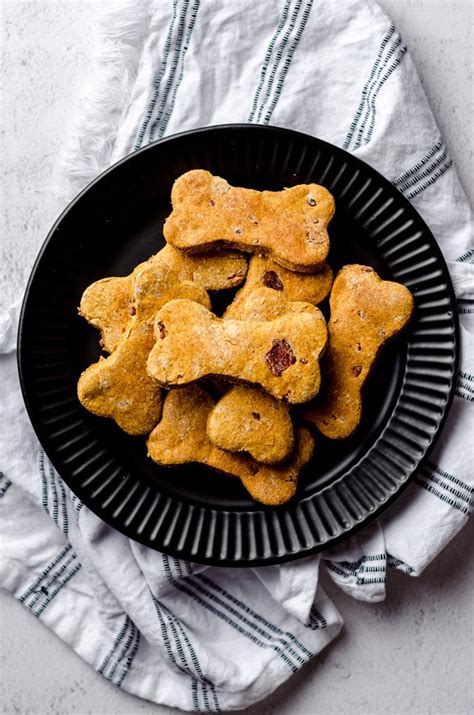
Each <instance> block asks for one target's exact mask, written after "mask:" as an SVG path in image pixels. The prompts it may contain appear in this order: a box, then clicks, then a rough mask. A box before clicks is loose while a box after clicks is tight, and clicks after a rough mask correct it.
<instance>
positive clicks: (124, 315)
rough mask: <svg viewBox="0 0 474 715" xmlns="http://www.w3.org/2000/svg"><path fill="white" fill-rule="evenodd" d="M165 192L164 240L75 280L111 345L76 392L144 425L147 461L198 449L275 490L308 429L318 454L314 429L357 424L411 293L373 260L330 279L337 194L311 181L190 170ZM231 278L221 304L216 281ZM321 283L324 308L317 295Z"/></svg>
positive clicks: (303, 446) (306, 450) (138, 427)
mask: <svg viewBox="0 0 474 715" xmlns="http://www.w3.org/2000/svg"><path fill="white" fill-rule="evenodd" d="M171 200H172V206H173V210H172V213H171V215H170V216H169V217H168V219H167V221H166V223H165V227H164V236H165V239H166V242H167V243H166V246H165V247H164V248H163V249H162V250H161V251H160V252H159V253H157V254H156V255H154V256H152V257H151V258H150V259H149V260H147V261H145V262H144V263H141V264H140V265H139V266H137V267H136V268H135V270H134V271H133V273H131V275H129V276H125V277H120V278H115V277H114V278H104V279H102V280H99V281H97V282H96V283H93V284H92V285H91V286H89V288H87V289H86V291H85V292H84V295H83V296H82V300H81V305H80V308H79V312H80V314H81V315H83V316H84V317H85V318H86V320H88V321H89V323H91V324H92V325H94V326H95V327H96V328H98V329H99V330H100V331H101V346H102V348H103V350H104V351H105V352H106V353H108V355H107V357H101V358H100V359H99V361H98V362H97V363H95V364H93V365H91V366H90V367H89V368H87V370H85V371H84V372H83V373H82V375H81V376H80V379H79V383H78V396H79V399H80V401H81V403H82V405H83V406H84V407H85V408H86V409H87V410H89V411H90V412H92V413H93V414H95V415H99V416H101V417H109V418H112V419H113V420H115V422H116V423H117V424H118V425H119V427H121V429H123V430H124V431H125V432H127V433H129V434H131V435H148V439H147V447H148V454H149V456H150V457H151V458H152V459H153V460H154V461H155V462H157V463H158V464H161V465H168V466H171V465H178V464H184V463H188V462H199V463H202V464H205V465H207V466H210V467H212V468H214V469H215V470H217V471H218V472H223V473H225V474H228V475H231V476H234V477H237V478H239V479H240V480H241V482H242V484H243V485H244V487H245V488H246V489H247V490H248V492H249V493H250V494H251V495H252V497H253V498H254V499H256V500H257V501H259V502H262V503H264V504H269V505H278V504H283V503H285V502H286V501H288V500H289V499H291V497H292V496H293V495H294V494H295V492H296V488H297V481H298V474H299V472H300V470H301V468H302V467H303V466H304V465H305V464H307V463H308V461H309V460H310V459H311V457H312V455H313V452H314V450H315V437H316V456H315V458H314V465H315V466H314V468H315V469H317V434H318V433H320V434H323V435H324V436H325V437H327V438H329V439H341V438H344V437H347V436H349V435H350V434H352V433H353V431H354V430H355V429H356V427H357V425H358V424H359V421H360V417H361V407H362V402H361V393H362V388H363V385H364V383H365V381H366V379H367V377H368V375H369V373H370V370H371V368H372V366H373V364H374V362H375V360H376V358H377V355H378V353H379V352H380V349H381V347H382V346H383V344H384V343H385V342H386V341H387V340H388V339H389V338H391V337H393V336H394V335H396V334H397V333H398V332H399V331H400V330H401V329H402V328H403V327H404V326H405V325H406V323H407V322H408V320H409V319H410V316H411V314H412V311H413V298H412V296H411V294H410V292H409V291H408V289H407V288H405V287H404V286H402V285H400V284H398V283H394V282H390V281H383V280H381V279H380V278H379V276H378V275H377V274H376V273H375V271H374V270H373V269H372V268H371V267H369V266H362V265H348V266H345V267H344V268H343V269H342V270H341V271H340V272H339V273H338V274H337V276H336V278H335V279H334V280H333V272H332V270H331V268H330V267H329V265H327V263H326V258H327V256H328V252H329V236H328V232H327V228H328V224H329V222H330V220H331V218H332V216H333V214H334V210H335V206H334V199H333V197H332V196H331V194H330V193H329V191H327V190H326V189H325V188H324V187H322V186H318V185H316V184H305V185H299V186H295V187H292V188H289V189H285V190H283V191H279V192H270V191H262V192H260V191H254V190H251V189H243V188H235V187H232V186H230V185H229V184H228V183H227V181H225V180H224V179H222V178H219V177H217V176H213V175H212V174H210V173H209V172H207V171H202V170H194V171H189V172H187V173H186V174H183V175H182V176H181V177H180V178H179V179H177V180H176V181H175V183H174V186H173V190H172V194H171ZM248 254H251V255H250V259H249V262H248V263H247V255H248ZM237 286H241V287H240V288H239V290H238V291H237V292H236V293H235V296H234V298H233V300H232V302H230V304H229V305H228V307H227V309H226V310H225V312H224V314H223V315H222V316H221V317H218V316H217V315H216V314H215V313H214V312H213V309H212V302H213V297H214V295H215V293H216V292H217V291H222V290H226V291H227V290H228V289H231V288H236V287H237ZM328 296H329V304H330V319H329V322H328V323H327V324H326V321H325V319H324V316H323V314H322V313H321V311H320V310H319V308H318V307H317V305H318V304H319V303H321V302H322V301H323V300H324V299H326V298H327V297H328Z"/></svg>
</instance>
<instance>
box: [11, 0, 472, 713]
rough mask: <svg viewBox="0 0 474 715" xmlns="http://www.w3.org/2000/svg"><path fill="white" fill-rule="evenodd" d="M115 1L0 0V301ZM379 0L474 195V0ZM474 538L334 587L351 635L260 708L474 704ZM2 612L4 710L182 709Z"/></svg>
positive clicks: (433, 708)
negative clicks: (413, 563)
mask: <svg viewBox="0 0 474 715" xmlns="http://www.w3.org/2000/svg"><path fill="white" fill-rule="evenodd" d="M105 1H107V2H113V0H95V2H93V1H92V0H29V1H28V0H0V20H1V31H0V32H1V38H0V48H1V49H0V52H1V62H0V73H1V84H0V156H1V157H2V161H1V168H0V171H1V174H2V176H1V179H0V245H1V254H0V296H1V298H0V303H4V302H5V303H6V304H8V303H9V302H10V301H11V300H13V299H15V298H16V297H18V296H19V295H20V294H21V291H22V288H23V286H24V284H25V282H26V280H27V277H28V276H27V274H26V273H25V272H24V271H25V269H24V268H21V267H20V265H19V262H18V258H17V257H18V256H19V250H21V253H22V255H23V256H25V255H26V257H27V259H28V263H30V264H31V263H32V262H33V260H34V258H35V255H36V253H37V250H38V248H39V246H40V244H41V242H42V241H43V239H44V236H45V235H46V233H47V230H48V229H49V227H50V225H51V223H52V222H53V221H54V219H55V218H56V216H57V214H58V212H59V210H60V209H61V203H60V202H59V201H58V200H57V199H55V198H54V197H53V196H52V194H51V191H50V187H51V181H52V179H51V172H52V167H53V163H54V159H55V156H56V154H57V152H58V149H59V147H60V146H61V144H62V142H63V140H64V134H65V131H67V127H68V126H70V122H71V118H72V114H73V107H74V103H75V99H76V97H77V94H78V91H79V88H80V86H81V83H82V81H83V80H84V78H85V77H86V76H87V73H88V72H89V71H90V69H91V67H92V66H93V51H94V48H93V41H92V39H91V38H92V37H93V31H94V22H93V13H92V12H91V10H92V6H93V5H94V4H98V3H99V2H105ZM221 1H223V0H221ZM379 1H380V4H381V5H382V6H383V7H384V8H385V9H386V10H387V12H388V13H389V14H391V16H392V18H393V19H394V20H395V23H396V25H397V28H398V30H399V31H400V32H401V34H402V36H403V38H404V40H405V42H406V43H407V44H408V47H409V49H410V51H411V54H412V56H413V59H414V60H415V63H416V64H417V66H418V70H419V72H420V75H421V78H422V80H423V84H424V86H425V89H426V92H427V94H428V97H429V99H430V101H431V105H432V108H433V110H434V112H435V114H436V116H437V118H438V121H439V124H440V126H441V130H442V133H443V136H444V139H445V141H446V144H447V145H448V147H449V149H450V153H451V155H452V156H453V158H454V161H455V164H456V166H457V169H458V172H459V174H460V176H461V180H462V182H463V184H464V188H465V190H466V191H467V193H468V196H469V198H470V200H471V203H472V202H473V199H474V185H473V179H472V166H473V142H472V132H473V129H474V127H473V121H472V116H473V110H474V97H473V84H472V74H473V55H472V49H471V48H472V46H473V22H474V4H473V3H472V0H379ZM234 2H238V0H234ZM340 2H344V0H340ZM20 245H21V249H19V246H20ZM22 264H23V262H22ZM473 536H474V528H473V524H472V523H471V524H470V525H469V526H468V527H467V528H466V529H465V530H464V531H463V532H462V534H460V535H459V536H458V538H457V539H455V540H454V542H453V543H452V544H451V545H450V546H449V547H448V548H447V549H446V550H445V551H444V552H443V554H442V555H441V556H440V558H438V560H437V561H436V563H434V564H433V565H432V566H431V567H430V568H429V569H428V570H427V571H426V573H425V574H424V575H423V576H422V577H421V578H420V579H410V578H408V577H406V576H403V575H401V574H398V573H395V574H390V577H391V578H390V581H389V589H388V590H389V596H388V599H387V601H386V602H385V603H382V604H375V605H367V604H362V603H357V602H355V601H353V600H352V599H350V598H349V597H347V596H344V594H342V593H341V592H339V591H338V590H337V589H335V588H334V587H332V586H331V585H330V584H328V585H327V589H328V591H330V593H331V594H332V596H333V598H334V600H335V602H336V604H337V606H338V607H339V609H340V610H341V612H342V613H343V615H344V618H345V621H346V628H345V631H344V633H343V635H342V636H341V637H340V638H339V639H338V641H336V643H334V644H332V645H331V646H330V647H329V648H328V649H327V650H326V651H325V652H324V654H323V656H322V657H321V658H319V659H317V660H316V661H315V662H313V663H312V664H310V665H308V666H307V667H306V668H305V669H304V670H303V671H301V672H299V673H298V674H297V675H296V676H295V677H294V678H292V680H291V681H290V682H289V683H287V684H286V685H285V686H283V687H282V688H280V689H279V691H278V692H277V693H275V694H274V695H273V696H272V697H270V698H269V699H268V700H266V701H265V702H264V703H263V704H261V705H257V706H255V707H254V708H251V709H250V710H249V711H247V712H249V713H252V714H254V715H257V713H258V715H270V714H272V715H290V714H291V715H313V713H314V714H316V713H318V714H319V715H330V714H332V713H334V714H336V713H337V714H338V715H359V714H360V715H362V714H363V715H378V714H382V713H383V714H388V713H390V714H393V715H401V714H402V713H409V714H410V715H411V714H416V715H425V714H428V713H430V714H433V715H438V714H439V715H467V713H469V712H472V711H473V709H474V686H473V681H472V672H473V665H474V649H473V621H474V613H473V606H472V594H473V593H474V552H473V549H472V544H473ZM0 619H1V620H0V628H1V638H0V673H1V677H0V708H1V709H2V710H1V711H2V712H4V713H22V714H25V715H26V714H29V713H32V714H34V715H43V714H44V715H53V714H55V713H67V714H69V713H81V714H82V713H83V714H84V715H85V714H86V713H90V714H91V715H92V714H93V715H101V714H102V713H104V714H105V713H107V715H108V714H110V715H115V713H124V714H125V713H126V714H127V715H132V714H135V713H147V714H148V713H149V714H153V715H165V714H166V713H172V712H175V711H172V710H170V709H168V708H163V707H158V706H155V705H153V704H151V703H147V702H144V701H141V700H137V699H136V698H133V697H131V696H128V695H126V694H125V693H123V692H120V691H118V690H116V689H115V688H114V687H113V686H112V685H110V684H109V683H108V682H106V681H104V680H103V679H102V678H100V677H99V676H98V675H96V673H95V672H94V671H93V670H92V669H91V668H90V667H89V666H87V665H86V664H85V663H83V662H82V661H81V660H80V659H79V658H78V657H77V656H76V655H75V654H74V653H73V652H72V651H71V650H70V649H69V648H68V647H67V646H65V645H64V644H63V643H62V642H61V641H59V640H58V639H57V638H56V637H55V636H54V635H52V634H51V633H50V632H49V631H48V630H47V629H46V628H44V627H43V626H42V625H41V624H40V623H38V622H37V621H36V620H35V619H34V618H33V617H32V616H31V614H30V613H29V612H26V610H24V609H23V607H22V606H20V605H19V604H18V603H16V602H14V601H13V599H11V598H10V597H9V596H7V595H5V594H4V593H2V592H0Z"/></svg>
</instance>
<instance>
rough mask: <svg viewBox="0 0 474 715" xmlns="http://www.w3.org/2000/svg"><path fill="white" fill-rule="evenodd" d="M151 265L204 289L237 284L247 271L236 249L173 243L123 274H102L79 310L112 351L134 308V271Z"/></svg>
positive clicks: (242, 257) (215, 288)
mask: <svg viewBox="0 0 474 715" xmlns="http://www.w3.org/2000/svg"><path fill="white" fill-rule="evenodd" d="M150 265H153V266H157V267H159V268H161V269H162V270H163V271H165V270H166V271H168V272H169V273H170V274H171V275H172V276H173V277H174V279H175V280H176V281H178V282H180V283H181V282H183V281H193V282H194V283H197V284H198V285H200V286H202V287H203V288H205V289H206V290H225V289H227V288H234V287H235V286H238V285H239V284H240V283H241V282H242V281H243V279H244V278H245V274H246V272H247V262H246V260H245V256H243V255H242V254H241V253H238V252H237V251H223V252H222V253H207V254H206V255H205V256H191V255H185V254H184V253H182V252H181V251H177V250H176V249H175V248H173V247H172V246H165V247H164V248H163V249H162V250H161V251H160V252H159V253H157V254H156V255H155V256H152V257H151V258H149V259H148V261H145V262H144V263H141V264H140V265H138V266H137V267H136V268H135V270H134V271H133V273H131V274H130V275H128V276H124V277H122V278H103V279H102V280H99V281H96V282H95V283H92V285H90V286H89V287H88V288H86V290H85V291H84V294H83V296H82V298H81V304H80V307H79V313H80V315H82V316H83V317H84V318H85V319H86V320H87V321H88V322H89V323H91V325H94V327H96V328H98V329H99V330H100V331H101V333H102V335H101V345H102V347H103V349H104V350H106V351H107V352H109V353H111V352H113V351H114V350H115V348H116V347H117V345H118V343H119V341H120V340H121V338H122V337H123V336H124V334H125V330H126V328H127V324H128V322H129V320H130V313H131V311H132V312H133V305H132V290H133V281H134V278H135V276H136V275H138V274H139V273H141V272H142V271H143V270H144V269H146V268H147V267H148V266H150Z"/></svg>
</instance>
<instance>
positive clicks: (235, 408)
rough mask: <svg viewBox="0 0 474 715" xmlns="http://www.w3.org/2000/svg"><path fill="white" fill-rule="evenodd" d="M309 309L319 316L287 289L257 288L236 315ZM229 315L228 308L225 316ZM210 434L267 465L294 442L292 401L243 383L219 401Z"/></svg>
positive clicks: (269, 316)
mask: <svg viewBox="0 0 474 715" xmlns="http://www.w3.org/2000/svg"><path fill="white" fill-rule="evenodd" d="M252 260H255V259H252ZM263 260H266V259H263ZM283 270H284V269H283ZM241 292H242V291H241ZM232 305H233V304H232ZM305 311H306V312H310V313H316V314H318V315H319V311H318V309H317V308H315V307H314V306H312V305H311V304H308V303H302V302H290V301H289V300H288V298H287V297H286V296H285V294H284V293H283V292H280V291H275V290H272V289H270V288H256V289H254V290H253V291H252V292H247V294H246V296H245V298H244V299H243V300H240V301H239V310H238V314H237V315H236V316H235V317H239V318H240V319H243V320H261V321H267V320H274V319H275V318H278V317H280V316H281V315H285V313H289V312H294V313H296V312H305ZM227 314H228V311H227V312H226V314H225V317H227ZM207 434H208V436H209V439H210V440H211V442H213V444H215V445H216V446H217V447H220V448H221V449H226V450H228V451H230V452H241V451H245V452H248V453H249V454H251V455H252V456H253V457H254V458H255V459H256V460H257V462H263V463H266V464H275V463H278V462H281V461H282V460H284V459H286V458H287V457H288V455H289V454H290V452H291V450H292V449H293V443H294V434H293V425H292V422H291V417H290V411H289V406H288V404H286V403H284V402H281V401H279V400H275V398H274V397H272V396H271V395H269V394H268V393H267V392H265V391H264V390H262V389H260V388H258V387H248V386H242V385H237V386H235V387H232V388H231V389H230V390H229V392H228V393H227V394H226V395H224V397H222V398H221V399H220V400H219V401H218V402H217V404H216V406H215V407H214V409H213V410H212V411H211V413H210V415H209V420H208V423H207Z"/></svg>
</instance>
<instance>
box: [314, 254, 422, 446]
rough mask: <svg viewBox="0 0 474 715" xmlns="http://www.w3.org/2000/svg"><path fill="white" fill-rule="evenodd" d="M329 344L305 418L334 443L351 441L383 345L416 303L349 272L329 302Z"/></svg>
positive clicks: (366, 274)
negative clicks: (365, 387) (316, 393)
mask: <svg viewBox="0 0 474 715" xmlns="http://www.w3.org/2000/svg"><path fill="white" fill-rule="evenodd" d="M329 302H330V307H331V318H330V321H329V324H328V329H329V342H328V348H327V351H326V354H325V356H324V358H323V362H322V366H321V367H322V373H323V382H322V385H323V386H322V389H321V394H320V395H319V396H318V398H317V400H314V401H313V402H311V403H310V404H309V405H307V406H306V407H305V411H304V413H303V414H304V418H305V420H306V421H308V422H312V423H313V424H314V425H315V426H316V427H317V428H318V430H319V431H320V432H322V434H324V435H325V436H326V437H329V438H330V439H341V438H343V437H348V436H349V435H350V434H352V432H353V431H354V430H355V428H356V427H357V425H358V424H359V422H360V418H361V410H362V396H361V392H362V387H363V385H364V383H365V381H366V379H367V377H368V375H369V373H370V371H371V369H372V367H373V365H374V363H375V360H376V359H377V356H378V354H379V352H380V350H381V348H382V346H383V345H384V343H385V342H386V341H387V340H389V339H390V338H392V337H393V336H394V335H396V334H397V333H398V332H399V331H400V330H402V328H403V327H404V326H405V325H406V324H407V323H408V321H409V319H410V317H411V315H412V313H413V307H414V302H413V297H412V295H411V293H410V291H409V290H408V289H407V288H405V286H403V285H401V284H400V283H393V282H391V281H383V280H381V278H380V277H379V276H378V275H377V273H376V272H375V271H374V270H373V269H372V268H369V267H368V266H359V265H350V266H345V267H344V268H343V269H342V270H341V271H340V272H339V273H338V275H337V276H336V280H335V281H334V285H333V288H332V292H331V297H330V300H329Z"/></svg>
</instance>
